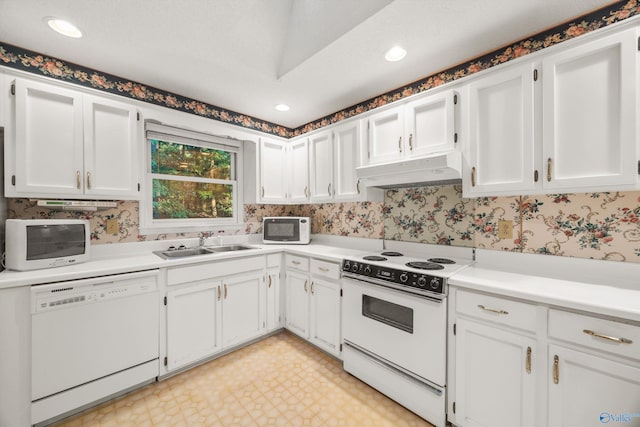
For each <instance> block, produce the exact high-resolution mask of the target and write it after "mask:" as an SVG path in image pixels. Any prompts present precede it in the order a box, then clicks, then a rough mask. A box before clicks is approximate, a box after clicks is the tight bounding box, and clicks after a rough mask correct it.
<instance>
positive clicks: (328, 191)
mask: <svg viewBox="0 0 640 427" xmlns="http://www.w3.org/2000/svg"><path fill="white" fill-rule="evenodd" d="M327 193H329V195H331V183H329V185H328V186H327Z"/></svg>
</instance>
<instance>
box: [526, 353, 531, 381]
mask: <svg viewBox="0 0 640 427" xmlns="http://www.w3.org/2000/svg"><path fill="white" fill-rule="evenodd" d="M525 370H526V371H527V374H530V373H531V347H527V361H526V363H525Z"/></svg>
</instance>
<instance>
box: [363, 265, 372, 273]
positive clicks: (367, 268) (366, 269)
mask: <svg viewBox="0 0 640 427" xmlns="http://www.w3.org/2000/svg"><path fill="white" fill-rule="evenodd" d="M364 274H371V266H370V265H367V266H366V267H365V268H364Z"/></svg>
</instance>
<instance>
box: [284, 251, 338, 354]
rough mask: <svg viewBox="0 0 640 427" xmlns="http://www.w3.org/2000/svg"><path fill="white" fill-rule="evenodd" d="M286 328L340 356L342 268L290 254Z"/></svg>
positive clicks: (287, 261) (288, 259)
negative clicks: (340, 279) (340, 280)
mask: <svg viewBox="0 0 640 427" xmlns="http://www.w3.org/2000/svg"><path fill="white" fill-rule="evenodd" d="M285 265H286V267H287V270H286V274H285V277H286V291H285V292H286V315H285V327H286V328H287V329H288V330H290V331H291V332H293V333H295V334H297V335H299V336H301V337H302V338H304V339H306V340H308V341H309V342H311V343H312V344H314V345H316V346H317V347H319V348H321V349H323V350H325V351H326V352H328V353H331V354H333V355H335V356H340V353H341V351H342V350H341V345H340V343H341V342H342V338H341V335H340V325H341V323H340V282H339V277H340V265H339V264H337V263H331V262H326V261H320V260H316V259H311V260H309V259H308V258H305V257H297V256H293V255H287V256H286V257H285Z"/></svg>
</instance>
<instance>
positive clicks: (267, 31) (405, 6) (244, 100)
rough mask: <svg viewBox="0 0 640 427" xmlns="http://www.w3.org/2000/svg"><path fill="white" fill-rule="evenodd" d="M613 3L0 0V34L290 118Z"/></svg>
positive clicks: (288, 122) (365, 95)
mask: <svg viewBox="0 0 640 427" xmlns="http://www.w3.org/2000/svg"><path fill="white" fill-rule="evenodd" d="M610 3H612V2H611V0H534V1H531V0H482V1H479V0H366V1H365V0H133V1H132V0H0V42H5V43H9V44H13V45H16V46H19V47H23V48H26V49H30V50H35V51H37V52H40V53H44V54H46V55H50V56H54V57H58V58H60V59H63V60H66V61H70V62H74V63H77V64H79V65H82V66H85V67H88V68H94V69H97V70H100V71H103V72H105V73H110V74H114V75H116V76H120V77H123V78H126V79H131V80H135V81H138V82H141V83H144V84H147V85H150V86H154V87H156V88H159V89H163V90H166V91H169V92H174V93H176V94H179V95H183V96H186V97H189V98H194V99H197V100H199V101H204V102H207V103H210V104H213V105H216V106H218V107H223V108H226V109H229V110H233V111H237V112H240V113H244V114H248V115H251V116H254V117H257V118H260V119H263V120H268V121H271V122H274V123H277V124H280V125H284V126H287V127H292V128H295V127H298V126H300V125H303V124H305V123H308V122H310V121H312V120H315V119H318V118H320V117H322V116H325V115H328V114H331V113H334V112H336V111H339V110H341V109H343V108H346V107H349V106H351V105H354V104H357V103H358V102H360V101H364V100H366V99H369V98H371V97H374V96H376V95H379V94H381V93H384V92H387V91H389V90H391V89H395V88H397V87H399V86H402V85H404V84H407V83H410V82H413V81H415V80H419V79H420V78H422V77H425V76H428V75H430V74H433V73H434V72H437V71H439V70H442V69H445V68H448V67H450V66H453V65H455V64H458V63H460V62H463V61H465V60H468V59H471V58H472V57H475V56H478V55H479V54H482V53H486V52H487V51H490V50H493V49H496V48H498V47H501V46H503V45H505V44H508V43H510V42H513V41H516V40H519V39H521V38H523V37H525V36H527V35H531V34H534V33H537V32H540V31H542V30H545V29H547V28H549V27H552V26H554V25H556V24H559V23H561V22H563V21H566V20H568V19H570V18H573V17H576V16H579V15H582V14H584V13H587V12H590V11H592V10H594V9H597V8H599V7H602V6H604V5H607V4H610ZM46 16H55V17H58V18H63V19H67V20H69V21H71V22H73V23H74V24H76V25H77V26H78V27H79V28H80V29H81V30H82V31H83V33H84V35H85V36H84V37H83V38H81V39H70V38H66V37H64V36H61V35H58V34H56V33H53V32H52V31H51V30H50V29H49V28H48V26H47V25H46V23H45V22H44V21H43V18H44V17H46ZM395 44H400V45H402V46H404V47H405V48H406V49H407V51H408V55H407V57H406V58H405V59H404V60H403V61H400V62H396V63H389V62H386V61H385V60H384V58H383V56H384V53H385V51H386V50H388V49H389V48H390V47H392V46H393V45H395ZM279 103H286V104H289V105H290V106H291V110H290V111H289V112H284V113H283V112H278V111H275V110H274V106H275V105H276V104H279Z"/></svg>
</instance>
